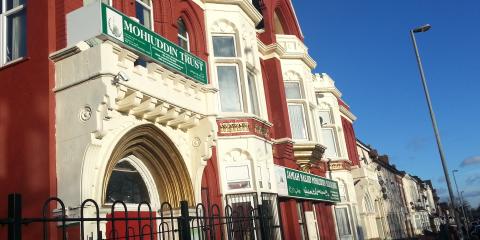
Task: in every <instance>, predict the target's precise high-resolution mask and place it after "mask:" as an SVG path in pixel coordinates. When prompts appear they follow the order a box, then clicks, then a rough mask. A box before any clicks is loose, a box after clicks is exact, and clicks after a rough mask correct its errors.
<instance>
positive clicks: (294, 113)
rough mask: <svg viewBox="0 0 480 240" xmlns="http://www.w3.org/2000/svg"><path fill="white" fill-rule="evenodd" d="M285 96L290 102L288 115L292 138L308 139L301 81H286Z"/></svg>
mask: <svg viewBox="0 0 480 240" xmlns="http://www.w3.org/2000/svg"><path fill="white" fill-rule="evenodd" d="M285 96H286V98H287V102H288V117H289V119H290V128H291V131H292V138H293V139H299V140H308V132H307V122H306V113H305V106H304V102H305V101H303V95H302V91H301V88H300V81H286V82H285Z"/></svg>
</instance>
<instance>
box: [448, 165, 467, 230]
mask: <svg viewBox="0 0 480 240" xmlns="http://www.w3.org/2000/svg"><path fill="white" fill-rule="evenodd" d="M456 172H458V170H456V169H454V170H453V171H452V175H453V181H454V182H455V188H456V189H457V196H458V201H459V202H460V207H462V214H463V224H465V229H466V230H467V234H468V223H467V215H465V208H464V204H465V203H464V202H463V197H462V195H461V194H460V190H459V189H458V184H457V178H456V177H455V173H456Z"/></svg>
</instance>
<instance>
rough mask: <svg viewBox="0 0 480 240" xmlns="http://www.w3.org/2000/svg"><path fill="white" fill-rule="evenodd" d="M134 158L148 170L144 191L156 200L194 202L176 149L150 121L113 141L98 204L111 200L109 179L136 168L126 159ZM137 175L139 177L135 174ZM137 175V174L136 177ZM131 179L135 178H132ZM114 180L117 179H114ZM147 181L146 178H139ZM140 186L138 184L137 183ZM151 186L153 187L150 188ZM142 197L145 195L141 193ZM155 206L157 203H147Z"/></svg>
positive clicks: (191, 188)
mask: <svg viewBox="0 0 480 240" xmlns="http://www.w3.org/2000/svg"><path fill="white" fill-rule="evenodd" d="M132 158H134V159H136V160H138V161H140V162H141V164H142V165H143V166H144V168H145V169H147V170H148V172H149V176H151V178H152V180H153V183H154V184H146V188H149V189H148V192H151V193H153V194H151V195H158V196H159V198H160V201H162V202H169V203H170V204H171V205H172V207H174V208H176V207H179V206H180V201H182V200H186V201H188V203H189V204H190V205H194V204H195V200H194V193H193V186H192V180H191V178H190V176H189V173H188V170H187V167H186V165H185V162H184V160H183V158H182V156H181V154H180V152H179V151H178V150H177V148H176V147H175V145H174V143H173V142H172V141H171V140H170V138H169V137H168V136H167V135H166V134H165V133H164V132H162V131H161V130H160V129H159V128H157V127H156V126H155V125H153V124H145V125H140V126H137V127H135V128H133V129H131V130H130V131H128V132H127V133H126V134H124V136H123V137H122V138H121V139H120V140H119V141H118V142H117V144H116V146H115V148H114V149H113V151H112V154H111V155H110V159H109V161H108V165H107V168H106V171H105V177H104V181H103V194H102V203H103V204H106V203H108V202H111V200H109V199H108V197H111V192H110V193H109V192H107V191H108V190H109V189H112V186H111V184H110V186H109V183H110V182H111V181H110V180H115V179H117V178H118V176H116V175H118V174H119V171H122V170H121V169H123V171H131V172H132V171H137V170H139V169H138V168H132V167H133V166H131V165H130V166H129V164H130V163H129V162H128V161H126V159H132ZM138 176H141V174H140V173H139V175H138ZM138 176H137V177H138ZM133 178H135V177H133ZM116 181H118V180H116ZM143 181H147V182H148V179H143ZM139 186H141V184H140V185H139ZM151 186H156V187H155V188H156V189H152V187H151ZM143 198H146V196H143ZM151 204H152V205H159V204H160V203H159V202H158V203H153V202H152V203H151Z"/></svg>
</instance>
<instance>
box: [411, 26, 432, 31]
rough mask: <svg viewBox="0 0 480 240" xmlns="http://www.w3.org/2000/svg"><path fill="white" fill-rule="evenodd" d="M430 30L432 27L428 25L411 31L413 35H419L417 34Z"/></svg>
mask: <svg viewBox="0 0 480 240" xmlns="http://www.w3.org/2000/svg"><path fill="white" fill-rule="evenodd" d="M430 28H432V26H431V25H430V24H425V25H423V26H421V27H417V28H414V29H413V30H412V31H413V32H414V33H419V32H426V31H428V30H429V29H430Z"/></svg>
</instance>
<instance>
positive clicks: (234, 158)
mask: <svg viewBox="0 0 480 240" xmlns="http://www.w3.org/2000/svg"><path fill="white" fill-rule="evenodd" d="M252 160H253V158H252V155H251V154H250V152H249V151H247V150H245V149H241V148H233V149H231V150H230V151H228V152H226V153H225V154H224V156H223V161H225V162H228V163H234V162H245V161H250V162H251V161H252Z"/></svg>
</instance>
